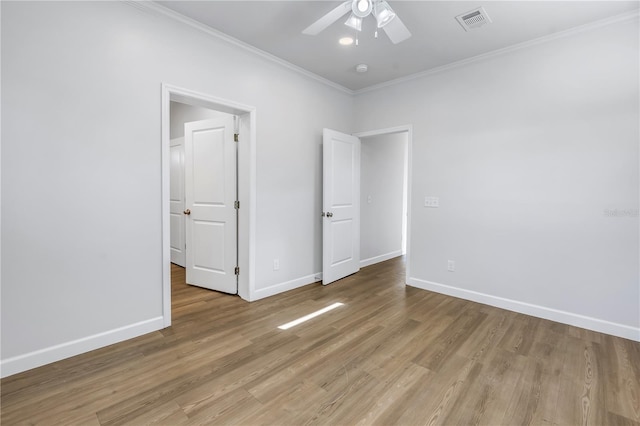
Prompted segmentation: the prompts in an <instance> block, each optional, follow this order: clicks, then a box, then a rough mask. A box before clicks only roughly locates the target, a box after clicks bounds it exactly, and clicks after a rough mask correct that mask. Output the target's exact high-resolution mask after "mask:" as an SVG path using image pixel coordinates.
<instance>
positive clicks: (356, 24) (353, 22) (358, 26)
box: [344, 12, 362, 31]
mask: <svg viewBox="0 0 640 426" xmlns="http://www.w3.org/2000/svg"><path fill="white" fill-rule="evenodd" d="M344 24H345V25H346V26H347V27H351V28H353V29H354V30H356V31H362V18H359V17H357V16H356V15H355V14H354V13H353V12H352V13H351V15H349V18H348V19H347V21H346V22H345V23H344Z"/></svg>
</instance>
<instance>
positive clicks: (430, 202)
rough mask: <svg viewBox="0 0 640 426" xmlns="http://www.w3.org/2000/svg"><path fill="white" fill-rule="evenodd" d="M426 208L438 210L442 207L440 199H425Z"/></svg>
mask: <svg viewBox="0 0 640 426" xmlns="http://www.w3.org/2000/svg"><path fill="white" fill-rule="evenodd" d="M424 206H425V207H432V208H437V207H440V198H438V197H424Z"/></svg>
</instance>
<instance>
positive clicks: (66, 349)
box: [0, 317, 164, 378]
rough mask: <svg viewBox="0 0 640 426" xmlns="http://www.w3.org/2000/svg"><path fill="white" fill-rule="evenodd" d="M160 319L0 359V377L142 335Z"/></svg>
mask: <svg viewBox="0 0 640 426" xmlns="http://www.w3.org/2000/svg"><path fill="white" fill-rule="evenodd" d="M163 326H164V320H163V318H162V317H156V318H151V319H148V320H145V321H140V322H138V323H135V324H130V325H126V326H124V327H120V328H116V329H113V330H109V331H105V332H102V333H98V334H94V335H93V336H87V337H83V338H81V339H77V340H73V341H71V342H67V343H62V344H59V345H55V346H51V347H49V348H44V349H39V350H37V351H33V352H29V353H27V354H24V355H19V356H15V357H13V358H8V359H5V360H2V362H1V363H0V370H1V372H0V377H3V378H4V377H7V376H11V375H13V374H17V373H20V372H22V371H26V370H30V369H32V368H36V367H40V366H42V365H45V364H50V363H52V362H56V361H60V360H61V359H65V358H70V357H72V356H76V355H80V354H83V353H86V352H89V351H93V350H95V349H99V348H103V347H105V346H109V345H112V344H114V343H118V342H122V341H124V340H128V339H133V338H134V337H138V336H142V335H143V334H147V333H151V332H153V331H157V330H160V329H162V328H163Z"/></svg>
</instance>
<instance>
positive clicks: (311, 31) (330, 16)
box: [302, 0, 351, 35]
mask: <svg viewBox="0 0 640 426" xmlns="http://www.w3.org/2000/svg"><path fill="white" fill-rule="evenodd" d="M350 10H351V0H347V1H345V2H344V3H342V4H341V5H340V6H338V7H336V8H335V9H333V10H332V11H331V12H329V13H327V14H326V15H324V16H323V17H322V18H320V19H318V20H317V21H316V22H314V23H313V24H311V25H309V26H308V27H307V28H306V29H305V30H304V31H302V34H307V35H317V34H319V33H320V32H321V31H323V30H324V29H326V28H327V27H328V26H329V25H331V24H333V23H334V22H336V21H337V20H338V19H340V18H342V17H343V16H344V15H346V14H347V12H349V11H350Z"/></svg>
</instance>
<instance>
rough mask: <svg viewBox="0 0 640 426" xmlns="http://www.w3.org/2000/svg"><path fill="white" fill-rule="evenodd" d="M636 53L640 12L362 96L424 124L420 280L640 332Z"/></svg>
mask: <svg viewBox="0 0 640 426" xmlns="http://www.w3.org/2000/svg"><path fill="white" fill-rule="evenodd" d="M638 52H639V50H638V20H637V18H636V19H634V20H631V21H629V20H627V21H625V22H622V23H617V24H612V25H608V26H605V27H601V28H597V29H592V30H590V31H586V32H581V33H577V34H574V35H571V36H568V37H564V38H559V39H557V40H554V41H549V42H546V43H541V44H537V45H535V46H532V47H528V48H524V49H520V50H514V51H512V52H511V53H505V54H500V55H494V56H492V57H489V58H487V59H484V60H481V61H477V62H474V63H471V64H468V65H465V66H460V67H457V68H454V69H450V70H448V71H446V72H442V73H437V74H433V75H431V76H426V77H423V78H420V79H416V80H411V81H407V82H405V83H402V84H399V85H396V86H391V87H388V88H384V89H379V90H375V91H371V92H367V93H363V94H361V95H359V96H358V97H357V99H356V123H357V125H356V128H357V130H369V129H372V128H380V127H392V126H395V125H398V124H404V123H412V124H413V129H414V131H413V151H412V158H411V159H410V161H411V162H412V174H413V178H412V193H411V194H410V196H411V199H412V235H411V239H410V241H411V247H410V253H411V262H412V263H411V264H412V268H411V276H410V277H408V278H409V282H410V283H411V284H412V285H415V286H418V287H422V288H428V289H433V290H436V291H441V292H445V293H449V294H453V295H456V296H459V297H464V298H468V299H472V300H479V301H482V302H485V303H490V304H494V305H497V306H503V307H506V308H509V309H514V310H519V311H521V312H528V313H531V314H534V315H539V316H543V317H547V318H553V319H559V320H561V321H564V322H568V323H573V324H577V325H581V326H584V327H587V328H592V329H597V330H601V331H605V332H609V333H612V334H618V335H624V336H626V337H629V338H633V339H636V340H640V285H639V277H638V273H639V248H638V245H639V241H638V237H639V234H638V233H639V226H638V222H639V219H638V215H637V211H638V210H637V209H638V195H639V186H638V182H639V175H638V174H639V173H638V159H639V140H640V137H639V124H640V123H639V107H638V105H639V91H638V75H639V67H638V64H639V54H638ZM429 195H431V196H439V197H440V208H438V209H433V208H425V207H423V205H424V197H425V196H429ZM607 209H609V210H614V209H618V210H620V211H626V212H627V213H626V216H623V217H620V216H618V217H611V216H608V215H607V214H606V211H607ZM449 259H451V260H454V261H455V262H456V271H455V272H448V271H447V260H449Z"/></svg>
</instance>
